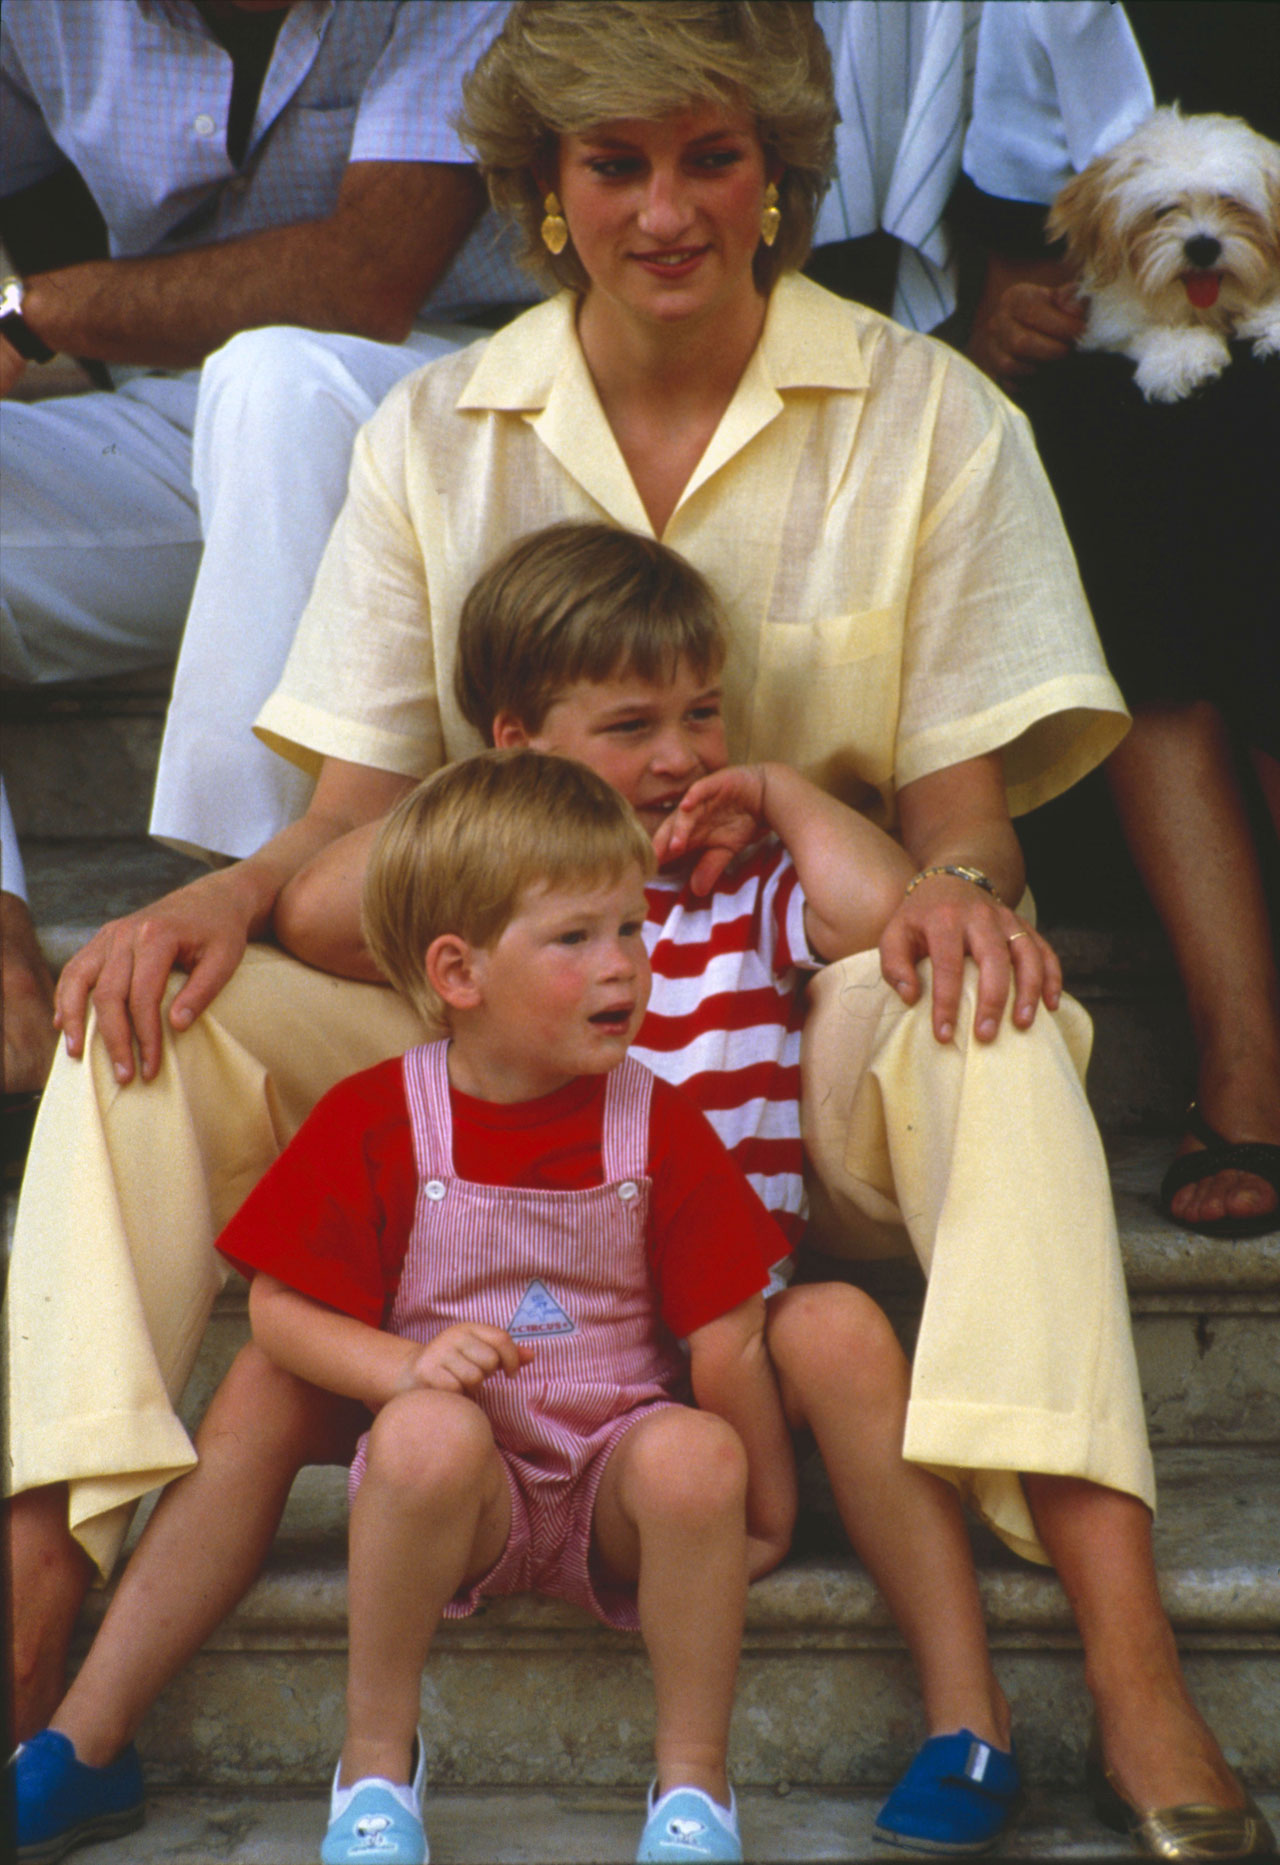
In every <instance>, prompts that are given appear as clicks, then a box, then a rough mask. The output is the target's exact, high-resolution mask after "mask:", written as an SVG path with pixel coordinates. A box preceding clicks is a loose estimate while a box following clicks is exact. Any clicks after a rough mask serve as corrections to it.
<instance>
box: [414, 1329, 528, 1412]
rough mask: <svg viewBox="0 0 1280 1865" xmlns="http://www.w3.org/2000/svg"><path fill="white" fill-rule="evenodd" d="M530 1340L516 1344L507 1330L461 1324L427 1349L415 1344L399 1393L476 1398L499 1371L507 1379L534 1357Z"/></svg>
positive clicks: (439, 1335)
mask: <svg viewBox="0 0 1280 1865" xmlns="http://www.w3.org/2000/svg"><path fill="white" fill-rule="evenodd" d="M533 1353H534V1350H533V1348H532V1347H531V1346H530V1345H529V1343H528V1342H527V1341H514V1340H512V1338H511V1336H510V1334H508V1333H507V1330H506V1329H505V1328H495V1327H490V1326H488V1325H487V1324H486V1323H484V1322H480V1321H458V1322H455V1323H454V1325H453V1326H452V1327H447V1328H445V1329H444V1330H443V1331H442V1332H441V1333H439V1334H437V1335H436V1336H435V1338H434V1339H433V1340H430V1341H428V1342H427V1344H426V1346H425V1347H421V1346H418V1345H417V1344H416V1343H415V1344H414V1345H413V1347H412V1351H411V1352H410V1353H409V1354H408V1356H407V1357H406V1359H405V1363H404V1368H403V1370H402V1372H401V1375H400V1380H399V1390H400V1391H401V1392H413V1391H416V1390H417V1389H418V1388H419V1387H425V1388H426V1389H427V1390H428V1391H430V1392H460V1393H463V1394H465V1395H466V1396H467V1397H468V1398H474V1397H475V1395H476V1393H477V1392H479V1390H480V1388H481V1386H482V1385H483V1384H484V1382H485V1380H486V1379H488V1378H489V1377H490V1375H491V1374H493V1373H497V1372H499V1371H501V1372H503V1373H506V1374H507V1376H508V1377H511V1376H512V1375H514V1374H516V1373H518V1372H519V1371H520V1368H521V1367H522V1366H524V1365H525V1363H526V1362H527V1361H529V1360H531V1359H532V1358H533Z"/></svg>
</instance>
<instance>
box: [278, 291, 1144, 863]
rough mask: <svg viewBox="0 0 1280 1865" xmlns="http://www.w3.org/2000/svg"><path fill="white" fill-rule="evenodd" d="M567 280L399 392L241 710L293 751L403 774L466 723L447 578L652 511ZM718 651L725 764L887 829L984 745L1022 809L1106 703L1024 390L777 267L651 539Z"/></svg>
mask: <svg viewBox="0 0 1280 1865" xmlns="http://www.w3.org/2000/svg"><path fill="white" fill-rule="evenodd" d="M575 302H576V301H575V299H574V298H573V296H572V295H571V294H569V293H563V294H561V295H560V296H559V297H557V298H554V299H552V300H550V301H549V302H548V303H546V304H542V305H538V306H537V307H535V308H534V309H533V310H531V311H528V312H526V313H525V314H524V315H523V316H522V317H519V318H517V319H516V320H515V322H514V323H512V324H510V325H508V326H507V328H506V329H505V330H502V331H500V332H499V333H498V334H497V335H496V336H493V337H491V338H489V339H488V340H487V341H485V342H483V343H480V344H476V345H473V346H472V347H471V348H469V349H466V350H463V351H461V352H459V353H458V354H456V355H453V356H449V357H445V358H443V359H441V360H440V361H438V362H434V363H430V364H428V365H427V366H426V367H425V368H424V369H421V370H419V371H418V372H417V373H416V374H414V375H412V376H409V377H407V378H406V379H405V380H404V381H403V382H401V383H400V384H399V385H398V386H397V387H396V388H394V389H393V390H392V391H391V393H390V395H389V396H388V397H387V399H386V401H385V402H384V403H383V405H382V407H381V408H380V409H379V410H378V412H377V414H376V415H375V416H374V417H373V419H372V420H371V421H370V422H369V423H368V425H367V426H366V427H365V428H364V429H363V430H362V432H361V434H360V436H359V438H358V440H357V442H356V448H355V453H354V456H353V459H352V468H351V481H350V487H349V490H348V495H347V501H346V504H345V506H344V507H343V510H342V512H341V514H340V516H339V518H338V522H337V524H336V526H335V528H334V532H333V536H332V537H331V539H330V541H329V545H328V547H327V549H326V551H325V555H324V559H323V561H322V563H321V566H320V570H319V573H318V576H317V579H316V585H315V589H314V592H313V594H312V597H311V600H310V602H309V604H308V606H307V609H306V612H305V614H304V615H303V618H302V622H301V624H300V626H299V630H298V635H297V638H296V641H295V643H294V647H293V651H292V653H291V655H290V657H289V661H288V664H287V666H286V668H285V672H284V675H283V677H282V679H281V682H280V685H279V686H278V688H277V689H276V691H275V693H274V694H273V695H272V696H271V698H270V699H269V700H268V702H267V704H266V706H265V707H264V708H263V711H262V713H261V715H260V716H259V720H258V726H257V730H258V732H259V734H260V735H261V736H262V737H263V738H264V739H265V740H266V741H267V742H268V743H269V744H272V745H274V746H275V747H276V749H277V750H279V751H281V752H283V753H284V754H285V755H286V756H288V757H291V758H293V759H294V760H295V761H296V762H298V763H300V764H302V765H303V766H304V767H307V768H318V766H319V763H320V761H321V759H322V758H324V757H336V758H342V759H345V760H347V761H348V762H351V763H355V764H364V765H368V766H371V767H373V768H375V769H379V770H390V771H396V772H399V773H401V774H403V775H406V776H411V777H421V776H425V775H427V774H428V773H429V772H430V771H432V770H434V769H435V768H436V767H437V766H438V765H439V764H440V763H442V762H444V761H446V760H448V759H451V758H455V757H460V756H464V755H466V754H467V753H469V752H471V751H473V750H476V749H477V748H478V745H479V740H478V739H477V737H476V735H475V733H474V732H473V731H472V730H471V728H470V727H469V726H467V725H466V724H465V723H464V721H463V720H462V718H461V717H460V715H459V713H458V711H457V708H456V706H455V704H454V700H453V691H452V677H453V654H454V644H455V640H456V634H457V625H458V614H459V610H460V608H461V605H462V601H463V598H464V596H465V595H466V592H467V590H468V588H469V587H470V585H471V583H472V582H473V581H474V579H475V577H476V576H477V575H478V573H479V572H480V571H481V570H482V569H484V568H485V567H486V565H488V564H489V563H490V562H491V561H492V560H493V558H494V557H496V556H497V555H498V553H499V552H500V551H501V550H503V549H504V548H505V546H506V545H507V544H508V543H510V542H511V541H512V540H513V539H514V538H517V537H519V536H522V535H523V534H524V533H525V532H527V531H531V530H534V529H536V528H537V527H538V526H540V525H545V524H550V523H552V522H554V521H555V520H558V519H565V518H590V519H596V520H605V521H612V522H613V523H616V524H619V525H625V526H627V527H629V528H631V529H633V530H636V531H641V532H644V533H645V534H646V535H650V536H651V535H652V527H651V526H650V524H649V521H648V518H647V516H646V514H645V511H644V508H643V506H642V505H641V503H640V498H639V495H638V494H637V492H636V489H635V486H634V485H633V483H632V480H631V477H630V475H629V473H628V471H627V468H626V465H625V463H624V461H623V459H622V456H621V453H620V452H619V450H618V446H617V443H616V441H615V439H614V437H613V433H612V431H611V429H610V428H609V425H608V423H607V421H606V420H605V417H604V413H603V410H602V409H601V406H600V403H599V400H598V398H597V396H596V392H595V388H594V385H593V383H592V380H591V376H590V374H589V372H588V369H587V365H586V362H585V360H584V358H583V355H582V351H581V349H580V348H579V346H578V342H577V337H576V334H575V328H574V308H575ZM662 541H663V542H664V543H665V544H668V545H670V546H671V547H672V548H673V549H674V550H677V551H679V552H681V553H682V554H683V555H684V556H685V557H687V558H688V559H689V560H690V562H692V563H693V564H695V565H696V566H697V567H698V569H700V570H701V571H702V572H703V574H704V575H705V576H706V577H707V578H708V579H709V581H710V582H711V584H712V587H713V588H714V589H715V590H716V592H717V594H718V596H719V597H720V600H721V602H722V604H723V606H724V609H725V612H726V615H727V617H728V621H729V627H730V633H731V637H732V646H731V649H730V654H729V661H728V665H727V666H726V669H725V711H726V719H727V724H728V731H729V743H730V746H731V749H732V752H733V755H734V756H735V757H737V758H749V759H758V758H776V759H779V760H782V761H785V762H787V763H790V764H793V765H795V766H797V767H798V768H799V769H800V770H802V771H804V772H805V773H806V774H807V775H808V776H810V777H812V778H813V779H814V780H815V781H816V782H818V783H820V784H822V785H824V786H825V787H826V788H828V789H829V790H831V791H833V792H835V793H836V794H837V795H839V796H841V797H843V798H844V799H845V800H846V801H847V802H849V803H852V804H853V805H855V806H856V807H858V808H862V809H866V810H868V811H869V812H870V813H871V814H873V815H874V816H875V817H876V818H877V819H878V820H880V821H881V822H883V823H885V824H886V825H888V826H892V825H893V823H894V821H895V809H894V797H895V794H896V792H897V790H898V789H900V788H901V787H902V786H903V785H904V784H907V783H910V782H911V781H912V780H913V779H914V778H917V777H922V776H925V775H927V774H928V773H929V772H932V771H936V770H940V769H944V768H946V767H947V766H949V765H951V764H955V763H957V762H959V761H960V760H961V759H964V758H970V757H975V756H977V755H979V754H980V753H983V752H988V751H991V750H994V749H997V748H1000V749H1003V752H1004V761H1005V773H1006V780H1007V785H1008V790H1009V801H1010V807H1011V809H1012V810H1013V811H1014V813H1018V812H1020V811H1023V810H1026V809H1030V808H1032V807H1034V806H1035V805H1036V804H1038V803H1042V802H1044V801H1046V800H1047V799H1048V798H1049V797H1052V796H1054V795H1056V794H1057V793H1058V792H1059V791H1061V790H1064V789H1066V788H1067V787H1068V785H1070V784H1072V783H1074V782H1075V781H1076V779H1077V778H1079V777H1081V776H1082V775H1083V774H1084V773H1085V772H1086V771H1087V770H1089V769H1091V768H1092V767H1093V765H1095V764H1097V763H1098V762H1100V761H1101V759H1102V758H1104V757H1105V756H1106V755H1107V753H1108V752H1109V751H1110V750H1111V749H1112V747H1113V746H1114V745H1115V744H1116V743H1117V742H1118V740H1119V739H1120V737H1121V736H1122V734H1123V732H1124V730H1125V726H1126V714H1125V710H1124V703H1123V701H1122V699H1121V697H1120V693H1119V691H1118V689H1117V688H1116V686H1115V683H1114V682H1113V681H1112V679H1111V677H1110V675H1109V674H1108V672H1107V669H1106V665H1105V662H1104V661H1103V658H1102V652H1101V649H1100V647H1099V645H1098V640H1097V636H1096V634H1095V631H1094V628H1093V623H1092V620H1091V618H1090V616H1089V612H1088V609H1087V607H1086V605H1085V600H1084V595H1083V593H1082V591H1081V588H1080V581H1079V578H1078V576H1077V574H1076V568H1075V560H1074V558H1073V557H1072V554H1071V549H1070V546H1069V544H1068V543H1067V539H1066V536H1065V534H1064V532H1063V529H1062V523H1061V520H1060V518H1059V516H1058V511H1057V507H1056V505H1055V503H1054V499H1053V495H1052V493H1051V492H1050V490H1049V487H1048V484H1047V482H1046V480H1045V477H1044V473H1043V471H1042V469H1041V467H1040V463H1039V460H1038V458H1037V456H1036V452H1035V447H1034V444H1033V442H1032V440H1031V436H1030V431H1029V429H1028V427H1027V425H1026V422H1025V421H1024V419H1023V417H1022V416H1021V414H1020V413H1019V412H1018V411H1017V410H1016V409H1015V408H1014V407H1013V406H1012V405H1011V404H1010V403H1009V402H1008V401H1006V400H1005V398H1004V397H1003V396H1002V395H1000V394H999V393H998V392H997V391H996V390H995V389H994V388H992V387H991V385H990V384H989V383H988V382H987V381H986V380H985V379H984V378H983V377H982V376H981V375H980V374H979V373H978V372H977V371H976V370H975V369H973V368H972V367H971V366H970V365H969V364H968V363H966V362H965V361H964V360H963V359H962V358H961V357H959V356H957V355H956V354H955V353H954V352H953V351H951V350H948V349H947V348H946V347H945V346H944V345H942V344H940V343H936V342H934V341H932V340H931V339H929V338H927V337H921V336H917V335H915V334H914V333H912V332H909V331H906V330H903V329H901V328H900V327H899V326H897V325H896V324H893V323H891V322H889V321H888V320H887V319H885V318H882V317H879V316H877V315H876V314H875V313H874V312H871V311H868V310H865V309H864V308H862V307H861V306H859V305H854V304H849V303H847V302H845V301H844V300H842V299H839V298H835V297H833V296H831V294H830V293H828V292H825V291H823V290H821V289H820V288H819V287H818V286H816V285H813V284H811V283H810V282H809V281H808V280H806V279H802V278H799V277H797V276H795V275H789V276H787V277H785V278H784V279H782V280H781V281H780V282H779V283H778V285H777V286H776V287H775V289H774V292H773V295H772V297H771V299H770V303H769V308H768V314H767V317H766V321H765V327H764V331H763V334H762V336H761V339H760V342H759V344H758V346H757V348H756V350H755V352H754V354H753V355H752V357H751V360H750V362H749V363H748V365H747V368H746V370H745V372H744V374H743V377H742V380H741V381H740V383H739V384H738V388H737V390H736V392H735V394H734V397H733V400H732V401H731V403H730V404H729V407H728V408H727V409H726V411H725V414H724V417H723V419H722V420H721V422H720V425H719V427H718V428H717V430H716V433H715V435H714V436H713V438H712V440H711V442H710V445H709V446H708V448H707V451H706V454H705V455H704V457H703V459H702V461H701V462H700V464H699V465H698V467H697V469H696V471H695V472H694V474H693V476H692V478H691V479H690V481H689V484H688V485H687V486H686V487H685V490H684V493H683V495H682V497H681V499H680V502H679V504H678V505H677V506H676V509H675V511H674V513H673V514H672V517H671V520H670V522H669V523H668V525H667V528H666V530H665V532H664V533H663V540H662Z"/></svg>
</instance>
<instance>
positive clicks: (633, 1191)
mask: <svg viewBox="0 0 1280 1865" xmlns="http://www.w3.org/2000/svg"><path fill="white" fill-rule="evenodd" d="M618 1196H619V1198H621V1200H622V1202H623V1204H630V1203H631V1201H632V1199H633V1198H638V1197H639V1196H640V1187H639V1186H638V1185H637V1184H636V1183H635V1181H634V1179H623V1181H622V1183H621V1185H619V1187H618Z"/></svg>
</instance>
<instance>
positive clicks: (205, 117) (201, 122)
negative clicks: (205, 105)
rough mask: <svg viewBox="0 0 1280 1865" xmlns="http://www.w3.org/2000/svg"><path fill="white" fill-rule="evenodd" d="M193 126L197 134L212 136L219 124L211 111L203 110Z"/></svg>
mask: <svg viewBox="0 0 1280 1865" xmlns="http://www.w3.org/2000/svg"><path fill="white" fill-rule="evenodd" d="M191 127H192V129H193V130H194V131H195V133H196V135H197V136H212V135H213V132H214V131H215V130H216V129H217V127H218V126H217V124H216V123H215V122H214V120H213V118H212V117H211V116H210V115H209V113H208V112H207V111H205V110H202V111H201V112H200V115H199V116H198V117H197V118H196V120H195V122H194V123H193V124H192V125H191Z"/></svg>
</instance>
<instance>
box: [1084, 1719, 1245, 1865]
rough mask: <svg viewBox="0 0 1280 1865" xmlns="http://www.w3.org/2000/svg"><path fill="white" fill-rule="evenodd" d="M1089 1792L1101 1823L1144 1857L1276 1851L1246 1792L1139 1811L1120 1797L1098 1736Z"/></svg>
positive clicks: (1179, 1864) (1178, 1861) (1180, 1864)
mask: <svg viewBox="0 0 1280 1865" xmlns="http://www.w3.org/2000/svg"><path fill="white" fill-rule="evenodd" d="M1086 1775H1087V1779H1088V1784H1089V1797H1090V1799H1091V1800H1092V1802H1093V1810H1094V1812H1095V1813H1096V1814H1097V1816H1098V1818H1099V1819H1100V1820H1101V1821H1102V1822H1103V1824H1104V1825H1106V1826H1110V1827H1111V1828H1112V1830H1113V1831H1115V1832H1118V1833H1128V1835H1129V1837H1130V1838H1131V1839H1132V1840H1133V1843H1134V1845H1135V1847H1136V1848H1137V1850H1138V1851H1139V1852H1140V1853H1142V1854H1143V1855H1144V1856H1145V1857H1147V1858H1153V1859H1166V1860H1170V1861H1174V1862H1175V1865H1185V1862H1186V1861H1189V1860H1194V1859H1263V1858H1274V1857H1275V1856H1276V1842H1275V1836H1274V1835H1273V1833H1272V1831H1271V1828H1270V1827H1269V1826H1268V1825H1267V1822H1266V1820H1265V1818H1264V1817H1263V1814H1262V1810H1261V1808H1260V1807H1258V1806H1256V1805H1255V1804H1254V1802H1253V1800H1252V1799H1251V1798H1250V1797H1249V1795H1248V1794H1246V1795H1245V1804H1244V1805H1243V1807H1212V1806H1208V1805H1206V1804H1204V1803H1199V1802H1197V1803H1193V1804H1192V1805H1190V1806H1185V1807H1154V1808H1152V1810H1151V1811H1150V1812H1149V1813H1142V1812H1140V1811H1139V1810H1138V1808H1137V1807H1135V1806H1134V1805H1133V1804H1132V1802H1131V1801H1128V1800H1126V1799H1125V1797H1124V1795H1123V1794H1122V1793H1121V1792H1120V1789H1119V1787H1118V1786H1117V1785H1116V1780H1115V1776H1114V1775H1113V1774H1112V1773H1111V1770H1110V1769H1109V1768H1108V1767H1107V1764H1106V1762H1105V1761H1104V1760H1103V1757H1102V1749H1101V1746H1100V1744H1099V1743H1098V1741H1097V1738H1096V1737H1095V1739H1094V1740H1093V1741H1092V1742H1091V1743H1090V1745H1089V1757H1088V1761H1087V1763H1086Z"/></svg>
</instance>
